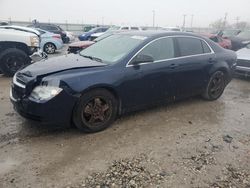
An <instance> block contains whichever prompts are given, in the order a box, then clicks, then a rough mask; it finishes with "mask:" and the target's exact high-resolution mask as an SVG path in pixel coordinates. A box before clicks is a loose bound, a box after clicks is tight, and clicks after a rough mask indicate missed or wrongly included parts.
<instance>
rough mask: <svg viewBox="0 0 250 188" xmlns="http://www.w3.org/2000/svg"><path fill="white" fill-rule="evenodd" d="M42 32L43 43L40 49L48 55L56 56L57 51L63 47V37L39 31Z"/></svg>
mask: <svg viewBox="0 0 250 188" xmlns="http://www.w3.org/2000/svg"><path fill="white" fill-rule="evenodd" d="M37 30H38V31H39V32H40V34H41V35H40V36H41V43H40V48H41V49H42V50H43V51H44V52H45V53H47V54H54V53H55V52H56V50H60V49H62V47H63V41H62V38H61V35H59V34H55V33H51V32H48V31H45V30H42V29H37Z"/></svg>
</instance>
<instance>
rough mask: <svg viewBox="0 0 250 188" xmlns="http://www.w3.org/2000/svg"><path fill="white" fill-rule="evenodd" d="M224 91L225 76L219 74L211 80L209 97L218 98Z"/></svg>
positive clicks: (221, 73)
mask: <svg viewBox="0 0 250 188" xmlns="http://www.w3.org/2000/svg"><path fill="white" fill-rule="evenodd" d="M223 90H224V74H223V72H218V73H217V74H215V76H214V78H213V79H212V80H211V83H210V86H209V95H210V96H212V97H213V98H217V97H218V96H220V95H221V93H222V92H223Z"/></svg>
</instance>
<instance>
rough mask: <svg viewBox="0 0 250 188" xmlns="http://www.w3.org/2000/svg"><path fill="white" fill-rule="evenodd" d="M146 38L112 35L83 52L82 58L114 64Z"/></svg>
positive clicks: (81, 53)
mask: <svg viewBox="0 0 250 188" xmlns="http://www.w3.org/2000/svg"><path fill="white" fill-rule="evenodd" d="M144 39H146V37H142V36H131V35H117V34H116V35H112V36H110V37H107V38H105V39H103V40H101V41H99V42H97V43H95V44H94V45H92V46H90V47H88V48H86V49H84V50H82V51H81V52H80V55H81V56H85V57H90V58H92V59H99V60H101V61H102V62H104V63H106V64H114V63H116V62H117V61H119V60H121V59H122V58H123V57H125V56H126V55H127V54H128V53H129V52H130V51H132V50H133V49H135V48H136V47H137V46H138V45H139V44H141V43H142V42H143V40H144Z"/></svg>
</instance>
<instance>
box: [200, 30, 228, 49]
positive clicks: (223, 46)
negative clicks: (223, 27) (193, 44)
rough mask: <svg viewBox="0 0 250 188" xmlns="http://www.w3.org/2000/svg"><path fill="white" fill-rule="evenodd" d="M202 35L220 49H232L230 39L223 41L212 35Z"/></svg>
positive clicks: (219, 37) (223, 39)
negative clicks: (216, 44)
mask: <svg viewBox="0 0 250 188" xmlns="http://www.w3.org/2000/svg"><path fill="white" fill-rule="evenodd" d="M202 35H203V36H205V37H208V38H209V39H210V40H212V41H214V42H216V43H218V44H219V45H220V46H221V47H222V48H226V49H232V43H231V40H230V39H225V38H222V37H221V36H219V35H214V34H202Z"/></svg>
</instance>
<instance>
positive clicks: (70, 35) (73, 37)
mask: <svg viewBox="0 0 250 188" xmlns="http://www.w3.org/2000/svg"><path fill="white" fill-rule="evenodd" d="M65 32H66V35H67V37H68V38H69V42H72V41H74V40H75V35H74V33H73V32H70V31H65Z"/></svg>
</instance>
